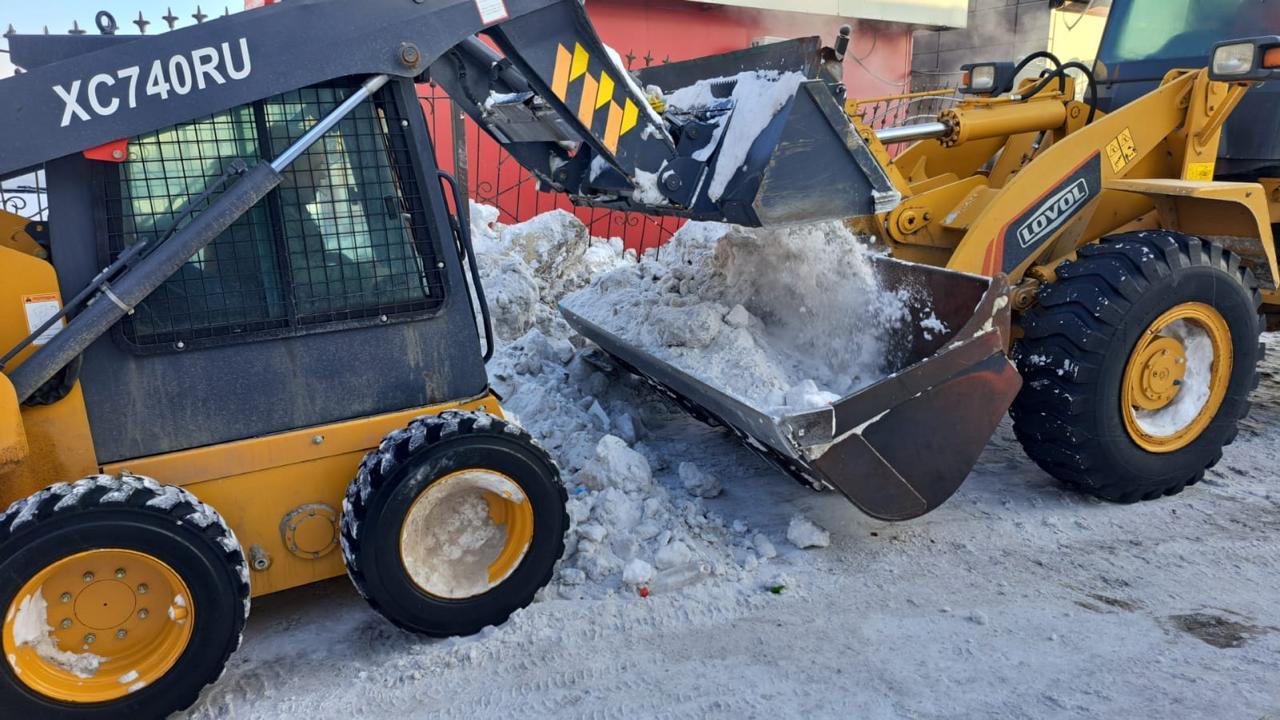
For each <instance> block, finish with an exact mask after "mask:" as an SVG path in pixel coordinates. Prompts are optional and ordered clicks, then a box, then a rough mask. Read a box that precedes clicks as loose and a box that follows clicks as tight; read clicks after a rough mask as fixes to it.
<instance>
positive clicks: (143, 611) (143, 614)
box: [138, 608, 151, 620]
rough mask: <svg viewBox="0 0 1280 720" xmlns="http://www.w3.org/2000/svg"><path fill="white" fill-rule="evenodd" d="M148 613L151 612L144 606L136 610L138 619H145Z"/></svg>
mask: <svg viewBox="0 0 1280 720" xmlns="http://www.w3.org/2000/svg"><path fill="white" fill-rule="evenodd" d="M150 614H151V612H150V611H149V610H147V609H146V608H142V609H141V610H139V611H138V619H139V620H146V619H147V616H148V615H150Z"/></svg>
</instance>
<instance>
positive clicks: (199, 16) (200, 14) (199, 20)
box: [191, 5, 209, 25]
mask: <svg viewBox="0 0 1280 720" xmlns="http://www.w3.org/2000/svg"><path fill="white" fill-rule="evenodd" d="M191 17H193V18H195V20H196V24H197V25H200V24H202V23H203V22H204V21H205V20H208V19H209V16H208V15H205V14H204V10H201V9H200V6H199V5H197V6H196V14H195V15H192V16H191Z"/></svg>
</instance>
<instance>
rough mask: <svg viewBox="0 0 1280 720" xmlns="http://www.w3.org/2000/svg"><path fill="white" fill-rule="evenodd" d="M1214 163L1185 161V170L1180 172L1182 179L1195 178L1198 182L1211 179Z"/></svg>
mask: <svg viewBox="0 0 1280 720" xmlns="http://www.w3.org/2000/svg"><path fill="white" fill-rule="evenodd" d="M1215 166H1216V163H1211V162H1207V163H1187V171H1186V172H1185V173H1183V174H1182V179H1183V180H1196V181H1199V182H1208V181H1210V180H1213V171H1214V168H1215Z"/></svg>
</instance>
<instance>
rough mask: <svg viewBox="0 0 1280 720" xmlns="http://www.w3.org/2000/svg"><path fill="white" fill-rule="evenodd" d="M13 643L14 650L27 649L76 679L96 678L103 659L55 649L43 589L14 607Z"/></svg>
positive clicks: (56, 647)
mask: <svg viewBox="0 0 1280 720" xmlns="http://www.w3.org/2000/svg"><path fill="white" fill-rule="evenodd" d="M13 643H14V645H16V646H17V647H24V646H25V647H30V648H31V649H32V650H34V651H35V653H36V655H37V656H39V657H40V658H41V659H43V660H45V661H46V662H49V663H52V664H53V665H56V666H57V667H59V668H62V669H63V670H66V671H67V672H69V673H71V674H73V675H75V676H76V677H80V678H86V679H87V678H91V677H93V676H95V675H97V674H98V667H99V666H100V665H101V664H102V661H103V658H102V657H100V656H98V655H94V654H93V653H90V652H79V653H77V652H71V651H68V650H63V649H61V648H59V647H58V641H57V639H56V638H54V636H53V628H52V627H51V626H50V625H49V604H48V603H47V602H46V601H45V599H44V588H40V589H38V590H36V591H35V593H33V594H31V595H28V596H26V597H24V598H22V600H21V601H20V602H19V603H18V613H17V615H15V616H14V618H13Z"/></svg>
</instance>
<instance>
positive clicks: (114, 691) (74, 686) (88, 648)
mask: <svg viewBox="0 0 1280 720" xmlns="http://www.w3.org/2000/svg"><path fill="white" fill-rule="evenodd" d="M194 610H195V608H194V607H193V605H192V601H191V592H190V590H189V589H188V588H187V585H186V583H185V582H183V581H182V579H181V578H180V577H179V576H178V574H177V573H176V572H174V571H173V569H172V568H170V567H169V566H168V565H167V564H165V563H164V562H163V561H161V560H159V559H158V558H156V557H154V556H151V555H147V554H145V553H140V552H135V551H133V550H114V549H102V550H89V551H86V552H82V553H78V554H75V555H71V556H69V557H66V558H63V559H61V560H59V561H57V562H55V563H53V564H51V565H49V566H48V567H46V568H44V569H43V570H41V571H40V572H38V573H36V575H35V576H34V577H32V578H31V579H30V580H28V581H27V582H26V583H25V584H24V585H23V586H22V588H21V589H19V591H18V593H17V595H16V596H15V597H14V598H13V599H12V600H11V601H10V603H9V607H8V609H7V610H6V612H5V616H4V617H5V620H4V628H3V646H4V655H5V659H6V661H7V662H8V663H9V666H10V668H11V669H12V670H13V673H14V675H15V676H16V677H17V678H18V680H19V681H20V682H22V683H23V684H25V685H26V686H27V687H28V688H30V689H31V690H33V691H35V692H37V693H40V694H41V695H44V696H46V697H49V698H53V699H55V700H59V701H62V702H69V703H100V702H110V701H112V700H118V699H120V698H122V697H125V696H127V695H129V694H130V693H133V692H137V691H138V690H141V689H142V688H144V687H147V686H148V685H151V684H152V683H155V682H156V681H157V680H159V679H160V678H162V677H164V675H165V674H166V673H168V672H169V671H170V670H171V669H172V668H173V666H174V665H175V664H176V663H177V661H178V658H180V657H181V656H182V654H183V652H185V651H186V649H187V646H188V644H189V643H190V641H191V635H192V630H193V628H194Z"/></svg>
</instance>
